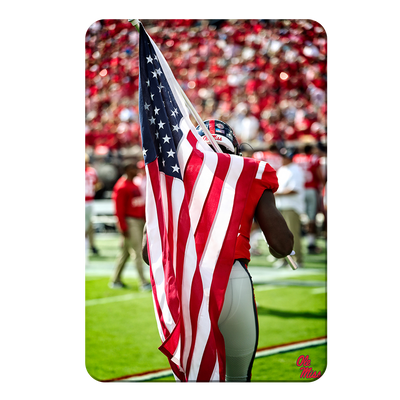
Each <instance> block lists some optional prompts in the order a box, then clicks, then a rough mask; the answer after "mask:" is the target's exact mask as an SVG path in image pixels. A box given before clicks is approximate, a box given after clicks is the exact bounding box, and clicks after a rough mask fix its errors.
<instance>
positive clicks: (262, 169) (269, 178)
mask: <svg viewBox="0 0 400 400" xmlns="http://www.w3.org/2000/svg"><path fill="white" fill-rule="evenodd" d="M255 179H256V181H257V183H258V184H260V185H261V186H263V187H264V188H265V189H270V190H272V193H275V192H276V191H277V190H278V187H279V184H278V178H277V176H276V171H275V170H274V169H273V168H272V167H271V166H270V165H269V164H268V163H266V162H265V161H259V162H258V169H257V173H256V177H255Z"/></svg>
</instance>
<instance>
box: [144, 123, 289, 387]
mask: <svg viewBox="0 0 400 400" xmlns="http://www.w3.org/2000/svg"><path fill="white" fill-rule="evenodd" d="M204 124H205V125H206V126H207V128H208V129H209V131H210V133H211V134H212V135H213V137H214V139H215V140H216V141H217V143H218V145H219V146H220V148H221V150H222V151H223V152H224V153H227V154H235V155H241V153H240V150H239V143H238V141H237V139H236V137H235V135H234V134H233V131H232V129H231V127H230V126H229V125H228V124H226V123H225V122H222V121H219V120H208V121H204ZM196 129H197V132H198V133H199V135H200V136H203V139H204V140H205V141H206V142H207V143H208V139H207V137H206V136H204V133H203V132H202V130H201V128H200V127H197V128H196ZM258 162H259V169H258V171H259V173H258V174H257V176H256V177H255V179H254V181H253V184H252V186H251V188H250V191H249V196H248V199H247V203H246V206H245V210H244V212H243V216H242V220H241V224H240V227H239V232H238V238H237V242H236V249H235V261H234V264H233V266H231V265H227V266H226V267H227V268H229V269H231V273H230V277H229V282H228V286H227V288H226V292H225V300H224V305H223V307H222V310H221V314H220V317H219V322H218V326H219V329H220V331H221V333H222V335H223V337H224V341H225V353H226V377H225V380H226V381H232V382H233V381H235V382H240V381H250V378H251V370H252V367H253V361H254V357H255V353H256V350H257V343H258V316H257V310H256V304H255V300H254V292H253V283H252V280H251V276H250V274H249V272H248V270H247V266H248V264H249V262H250V230H251V226H252V223H253V219H254V218H256V220H257V221H258V223H259V225H260V228H261V229H262V231H263V233H264V235H265V238H266V240H267V242H268V244H269V250H270V252H271V254H272V255H273V256H274V257H276V258H283V257H285V256H287V255H288V254H290V253H291V251H292V249H293V235H292V233H291V232H290V230H289V228H288V226H287V224H286V222H285V220H284V218H283V217H282V215H281V213H280V212H279V211H278V209H277V208H276V206H275V198H274V194H273V193H274V192H275V191H276V190H277V188H278V180H277V177H276V173H275V170H274V169H273V168H272V167H271V166H270V165H269V164H267V163H265V162H260V161H258ZM143 259H144V261H145V262H146V263H147V264H148V263H149V260H148V255H147V243H146V240H145V239H144V241H143Z"/></svg>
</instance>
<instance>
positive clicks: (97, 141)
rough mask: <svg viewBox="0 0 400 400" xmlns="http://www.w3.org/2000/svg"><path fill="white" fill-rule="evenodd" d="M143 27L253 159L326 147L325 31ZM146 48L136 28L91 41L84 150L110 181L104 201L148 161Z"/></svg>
mask: <svg viewBox="0 0 400 400" xmlns="http://www.w3.org/2000/svg"><path fill="white" fill-rule="evenodd" d="M141 21H142V23H143V25H144V27H145V29H146V30H147V32H148V33H149V35H150V36H151V37H152V39H153V40H154V41H155V42H156V44H157V45H158V46H159V48H160V50H161V52H162V53H163V55H164V57H165V58H166V60H167V62H168V63H169V65H170V67H171V69H172V72H173V74H174V76H175V77H176V79H177V80H178V82H179V83H180V85H181V86H182V88H183V90H184V91H185V93H186V94H187V96H188V97H189V99H190V101H191V102H192V104H193V105H194V106H195V107H196V109H197V112H198V113H199V115H201V117H202V118H203V119H204V120H205V119H207V118H211V117H212V118H217V119H221V120H224V121H226V122H228V123H229V124H230V125H231V126H232V127H233V128H234V130H235V132H236V133H237V135H238V136H239V138H240V139H241V141H242V142H246V143H249V144H250V145H251V148H252V149H253V151H257V150H266V149H268V148H269V146H270V145H271V144H273V143H275V144H281V145H285V146H298V145H299V143H303V142H306V141H309V142H313V143H315V144H321V143H322V144H323V145H325V144H326V135H327V129H326V111H327V104H326V83H327V58H326V56H327V38H326V33H325V31H324V29H323V27H322V26H321V25H320V24H318V23H317V22H315V21H312V20H196V19H186V20H141ZM138 39H139V34H138V32H137V31H136V30H135V29H134V28H133V27H132V25H131V24H130V23H129V22H128V20H100V21H96V22H95V23H93V24H92V25H91V26H90V27H89V28H88V30H87V32H86V43H85V79H86V86H85V90H86V92H85V107H86V113H85V115H86V121H85V122H86V132H85V135H86V136H85V146H86V152H87V153H88V154H90V156H91V159H92V163H93V165H94V166H95V168H96V169H97V170H98V171H99V175H100V179H103V180H104V179H106V181H107V182H106V184H105V187H104V191H103V192H101V193H98V194H97V198H104V197H107V193H110V190H111V189H112V185H113V184H114V183H115V181H116V180H117V179H118V175H119V165H120V162H121V161H122V159H124V158H126V157H129V156H133V157H138V158H140V157H141V146H140V140H141V139H140V127H139V115H138V84H139V65H138ZM105 164H106V165H107V166H108V167H107V168H108V169H107V168H104V165H105ZM102 168H103V171H101V169H102Z"/></svg>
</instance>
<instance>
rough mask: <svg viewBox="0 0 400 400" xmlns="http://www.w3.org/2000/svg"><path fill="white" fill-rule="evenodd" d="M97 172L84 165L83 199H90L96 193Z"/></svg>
mask: <svg viewBox="0 0 400 400" xmlns="http://www.w3.org/2000/svg"><path fill="white" fill-rule="evenodd" d="M98 180H99V179H98V176H97V172H96V170H95V169H94V168H92V167H85V201H92V200H93V199H94V195H95V194H96V189H95V187H96V183H97V182H98Z"/></svg>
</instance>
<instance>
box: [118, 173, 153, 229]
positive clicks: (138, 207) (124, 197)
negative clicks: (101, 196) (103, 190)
mask: <svg viewBox="0 0 400 400" xmlns="http://www.w3.org/2000/svg"><path fill="white" fill-rule="evenodd" d="M112 200H113V201H114V209H115V215H116V216H117V218H118V224H119V227H120V229H121V231H123V232H125V231H126V230H127V229H128V226H127V224H126V220H125V218H126V217H132V218H140V219H145V202H144V199H143V196H142V195H141V193H140V190H139V188H138V186H137V185H135V184H134V183H133V182H132V181H130V180H128V179H127V178H126V176H121V178H119V179H118V181H117V183H116V184H115V186H114V189H113V193H112Z"/></svg>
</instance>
